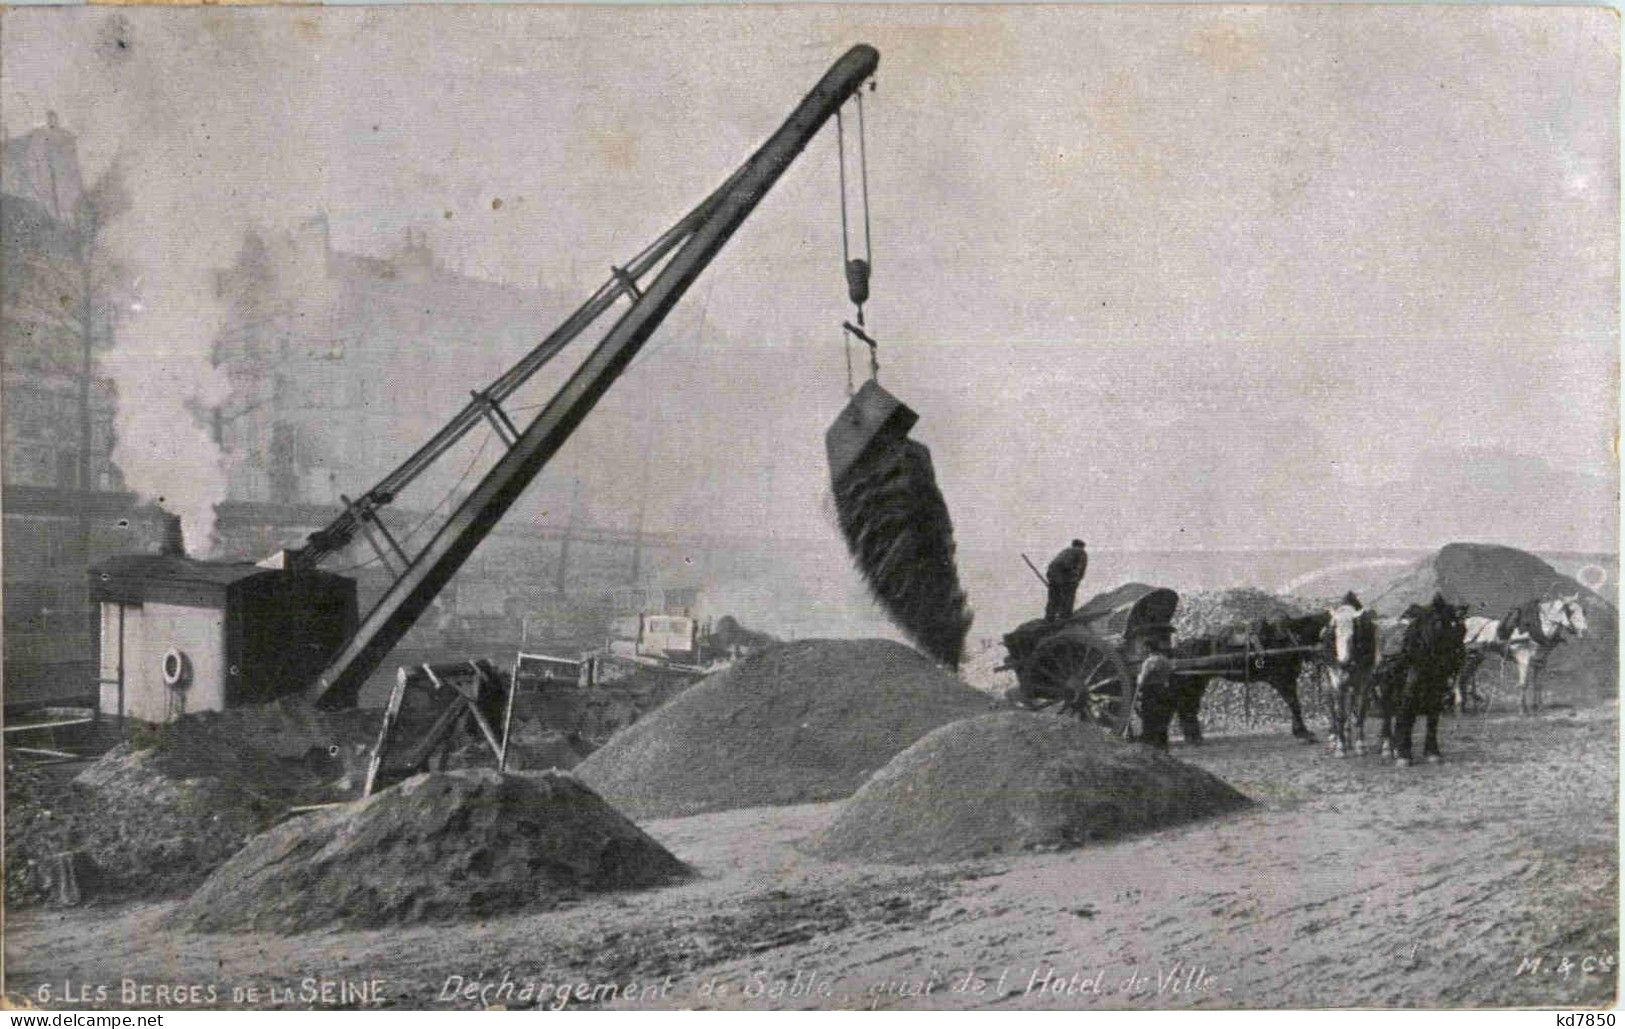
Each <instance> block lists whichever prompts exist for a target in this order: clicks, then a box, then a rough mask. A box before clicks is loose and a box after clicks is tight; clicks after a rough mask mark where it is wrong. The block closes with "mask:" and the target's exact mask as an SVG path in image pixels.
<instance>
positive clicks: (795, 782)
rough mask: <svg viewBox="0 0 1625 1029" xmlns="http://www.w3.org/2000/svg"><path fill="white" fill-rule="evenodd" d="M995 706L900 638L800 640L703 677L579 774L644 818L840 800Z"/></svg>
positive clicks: (584, 764)
mask: <svg viewBox="0 0 1625 1029" xmlns="http://www.w3.org/2000/svg"><path fill="white" fill-rule="evenodd" d="M995 706H997V705H996V702H995V701H993V700H991V699H990V698H988V697H987V696H985V695H983V694H981V693H978V692H977V691H976V690H973V689H971V688H970V687H969V686H966V685H965V684H964V683H962V682H960V681H959V680H958V679H957V678H955V677H954V675H953V674H952V673H950V672H947V671H944V670H943V669H941V668H939V667H938V666H937V665H935V664H933V663H932V662H931V661H930V660H929V659H927V658H925V657H922V656H921V655H920V654H918V653H916V652H915V651H913V650H911V649H909V648H908V647H906V646H903V645H902V644H900V643H893V642H891V641H889V640H801V641H798V642H795V643H786V644H781V645H779V646H776V647H769V648H768V649H766V650H763V651H760V652H758V653H755V654H752V655H751V656H749V657H747V658H745V659H743V660H742V661H740V662H738V663H737V664H735V665H733V666H732V667H731V668H728V669H727V670H725V671H722V672H719V673H717V674H715V675H711V676H708V677H706V678H705V679H703V680H701V681H700V682H698V683H696V684H694V685H693V686H691V687H689V689H688V690H687V691H686V692H684V693H683V694H682V695H680V696H678V697H677V698H675V699H674V700H672V701H671V702H670V703H668V704H666V705H665V706H664V707H662V708H660V709H659V710H657V711H654V712H653V713H651V714H649V715H648V716H647V717H645V718H643V719H642V720H640V721H639V722H638V723H637V724H636V725H633V726H631V727H630V728H628V729H625V730H623V731H622V732H620V733H618V734H617V735H616V736H615V737H614V738H613V739H611V740H610V741H609V743H608V744H606V745H605V746H604V747H603V749H601V750H599V751H598V752H597V753H595V754H593V755H592V756H591V757H590V758H588V759H587V760H586V761H583V762H582V763H581V764H580V765H579V766H577V768H576V773H577V774H578V775H580V777H581V780H582V781H583V782H585V783H586V784H587V785H589V786H591V787H592V788H593V789H595V790H597V791H598V792H599V793H601V794H603V796H604V798H605V799H607V800H608V801H609V802H610V803H612V804H614V805H616V806H617V807H619V808H620V809H621V810H623V811H626V812H627V813H628V814H630V815H632V816H633V817H635V818H646V817H666V816H672V815H687V814H695V813H697V812H701V811H716V810H721V809H724V808H739V807H753V806H758V805H767V804H797V803H803V802H807V801H815V800H830V799H833V798H836V797H845V796H848V795H849V794H851V793H852V792H853V791H854V790H856V789H857V788H858V787H859V786H861V785H862V784H863V781H864V780H865V779H866V778H868V777H869V774H870V773H871V772H873V771H874V770H875V769H877V768H879V767H880V766H881V765H883V764H885V763H886V762H887V761H889V760H891V758H892V757H893V756H894V755H895V754H896V753H897V752H898V751H900V750H902V749H903V748H905V747H907V746H909V745H910V744H912V743H913V742H914V741H915V740H917V739H919V738H920V737H921V736H924V735H925V734H926V733H928V732H930V731H931V730H932V729H935V728H937V727H938V726H940V725H944V724H946V723H948V722H953V721H957V720H959V719H961V718H968V717H970V716H972V715H977V714H982V713H985V712H987V711H989V710H991V709H993V708H994V707H995Z"/></svg>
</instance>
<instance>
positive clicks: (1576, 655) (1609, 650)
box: [1370, 543, 1619, 694]
mask: <svg viewBox="0 0 1625 1029" xmlns="http://www.w3.org/2000/svg"><path fill="white" fill-rule="evenodd" d="M1435 593H1443V594H1444V598H1445V600H1447V601H1449V602H1450V603H1452V604H1466V605H1468V607H1469V608H1471V610H1470V611H1469V612H1468V614H1469V615H1481V616H1483V617H1485V618H1501V617H1503V616H1505V615H1506V613H1507V612H1508V611H1510V610H1511V609H1512V608H1513V607H1515V606H1517V605H1518V604H1521V603H1523V602H1524V601H1526V600H1529V599H1531V598H1537V597H1548V596H1568V595H1570V594H1573V593H1579V595H1580V606H1581V607H1583V608H1584V609H1585V613H1586V622H1587V629H1588V631H1587V633H1586V637H1585V638H1584V639H1578V640H1574V639H1571V640H1566V641H1564V642H1563V643H1562V644H1561V645H1560V646H1558V647H1556V648H1554V649H1553V650H1552V652H1551V657H1550V658H1549V660H1548V661H1547V663H1546V670H1545V673H1544V675H1545V677H1546V678H1545V679H1544V680H1543V681H1545V682H1547V683H1548V684H1549V685H1559V684H1561V682H1564V681H1566V682H1569V683H1573V684H1576V685H1578V686H1579V687H1581V688H1582V689H1584V690H1587V691H1593V690H1594V691H1596V692H1597V693H1609V694H1612V693H1613V692H1614V691H1615V690H1616V689H1617V688H1618V683H1619V657H1618V654H1619V651H1618V646H1619V642H1618V641H1619V612H1618V611H1617V610H1616V609H1615V608H1614V605H1613V604H1610V603H1609V602H1608V601H1607V600H1604V599H1603V598H1602V597H1601V596H1599V595H1597V594H1596V593H1593V592H1592V591H1591V590H1588V589H1586V588H1585V587H1584V586H1581V585H1580V584H1579V583H1578V582H1575V581H1574V580H1573V579H1571V578H1569V577H1568V576H1567V575H1564V574H1562V573H1561V572H1559V571H1557V570H1556V569H1555V568H1553V567H1552V566H1551V565H1549V564H1547V563H1546V562H1545V561H1542V560H1541V559H1540V558H1538V557H1536V556H1535V555H1533V554H1530V553H1527V552H1525V551H1522V550H1516V549H1514V548H1512V547H1502V546H1495V545H1493V544H1488V543H1451V544H1449V545H1448V546H1445V547H1444V548H1442V549H1441V550H1440V551H1439V552H1438V553H1437V554H1433V555H1432V556H1430V557H1427V558H1424V559H1423V560H1422V561H1421V562H1420V563H1418V564H1417V565H1416V566H1415V567H1413V568H1412V569H1411V570H1409V571H1407V572H1405V573H1404V574H1403V575H1400V576H1399V577H1398V578H1396V579H1394V580H1393V581H1392V582H1391V583H1389V584H1388V588H1387V589H1385V590H1384V591H1383V592H1382V593H1381V594H1380V595H1379V596H1376V597H1373V598H1371V601H1370V606H1371V607H1373V608H1374V609H1376V611H1377V612H1378V613H1379V614H1382V615H1386V616H1390V617H1392V616H1395V615H1398V614H1400V613H1402V612H1403V611H1404V610H1405V609H1406V608H1407V607H1409V606H1410V605H1412V604H1425V603H1428V602H1429V601H1431V600H1432V599H1433V595H1434V594H1435ZM1554 679H1555V680H1558V681H1557V682H1554V681H1553V680H1554Z"/></svg>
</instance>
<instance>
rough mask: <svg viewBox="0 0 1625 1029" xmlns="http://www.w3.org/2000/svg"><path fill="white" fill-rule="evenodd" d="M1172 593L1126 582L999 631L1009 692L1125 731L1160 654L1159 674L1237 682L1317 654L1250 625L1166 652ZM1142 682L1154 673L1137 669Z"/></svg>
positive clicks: (1315, 647) (1174, 604)
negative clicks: (1058, 612) (1059, 614)
mask: <svg viewBox="0 0 1625 1029" xmlns="http://www.w3.org/2000/svg"><path fill="white" fill-rule="evenodd" d="M1178 606H1179V594H1178V593H1175V592H1174V591H1173V590H1171V589H1166V588H1162V587H1157V586H1148V585H1145V584H1144V583H1128V584H1127V585H1124V586H1119V587H1118V588H1117V589H1114V590H1109V591H1107V592H1105V593H1102V594H1099V595H1098V596H1095V597H1093V598H1092V599H1090V600H1089V602H1088V603H1086V604H1084V605H1083V606H1082V607H1080V608H1079V609H1078V610H1077V611H1076V612H1074V613H1073V614H1072V616H1071V617H1069V618H1066V619H1060V620H1053V621H1052V620H1046V619H1042V618H1037V619H1034V620H1032V621H1030V622H1025V623H1023V624H1021V625H1019V626H1017V627H1016V628H1015V629H1014V630H1012V631H1011V632H1009V633H1007V634H1006V635H1005V637H1004V646H1005V651H1006V653H1007V655H1008V657H1007V659H1006V661H1005V663H1004V664H1003V665H1001V666H1000V667H1001V668H1004V669H1010V670H1013V671H1014V672H1015V673H1016V682H1017V688H1016V689H1015V690H1014V691H1013V692H1012V695H1011V699H1013V700H1015V701H1016V702H1017V703H1019V704H1021V705H1023V706H1024V707H1028V708H1031V709H1033V710H1056V711H1064V712H1067V713H1071V714H1075V715H1076V716H1077V717H1079V718H1082V719H1084V720H1086V721H1092V722H1097V723H1099V724H1100V725H1101V727H1102V728H1104V729H1106V731H1107V732H1109V733H1112V734H1114V735H1120V736H1128V735H1129V734H1130V728H1131V723H1132V720H1133V718H1134V715H1135V713H1136V712H1135V700H1136V692H1137V689H1138V684H1139V683H1140V682H1141V681H1142V675H1141V673H1142V671H1143V670H1145V669H1146V664H1147V662H1148V661H1150V660H1151V659H1152V658H1153V657H1158V658H1160V659H1161V662H1160V663H1161V668H1162V671H1163V672H1164V673H1165V675H1166V677H1168V678H1171V677H1174V676H1184V677H1190V678H1214V677H1220V678H1226V679H1235V680H1237V681H1241V682H1245V681H1248V680H1250V679H1251V678H1252V677H1254V676H1258V675H1261V674H1263V673H1265V672H1266V669H1267V663H1268V662H1269V661H1270V660H1271V659H1274V658H1280V657H1284V656H1288V655H1310V654H1319V653H1321V652H1322V651H1323V650H1324V646H1323V645H1322V643H1321V641H1320V640H1318V639H1317V640H1314V641H1312V642H1301V641H1299V640H1296V639H1294V640H1291V642H1292V644H1293V645H1291V646H1266V645H1265V644H1264V643H1263V642H1261V641H1260V638H1259V636H1258V635H1257V634H1255V633H1254V632H1244V633H1240V634H1238V635H1235V636H1233V637H1225V638H1222V639H1221V638H1213V639H1202V640H1193V641H1188V642H1187V643H1182V644H1181V645H1180V650H1181V653H1180V654H1179V656H1174V654H1173V651H1174V648H1173V645H1172V638H1173V618H1174V612H1175V611H1176V610H1177V609H1178ZM1144 678H1145V681H1147V683H1148V685H1149V683H1150V682H1151V681H1152V680H1153V679H1155V678H1156V677H1155V676H1150V675H1148V676H1145V677H1144Z"/></svg>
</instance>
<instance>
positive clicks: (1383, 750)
mask: <svg viewBox="0 0 1625 1029" xmlns="http://www.w3.org/2000/svg"><path fill="white" fill-rule="evenodd" d="M1373 692H1374V694H1375V696H1376V699H1377V720H1378V722H1380V723H1381V726H1382V728H1381V729H1380V730H1378V733H1377V754H1378V755H1379V756H1381V757H1388V756H1389V755H1390V754H1392V753H1393V752H1394V697H1393V674H1392V672H1387V673H1385V674H1384V675H1382V676H1381V677H1380V678H1378V680H1377V681H1376V683H1375V684H1374V690H1373Z"/></svg>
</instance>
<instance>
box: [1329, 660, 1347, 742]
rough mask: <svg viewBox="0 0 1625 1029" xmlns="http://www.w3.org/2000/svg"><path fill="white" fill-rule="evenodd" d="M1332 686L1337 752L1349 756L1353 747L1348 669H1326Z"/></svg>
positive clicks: (1333, 725) (1333, 726) (1333, 721)
mask: <svg viewBox="0 0 1625 1029" xmlns="http://www.w3.org/2000/svg"><path fill="white" fill-rule="evenodd" d="M1325 674H1326V676H1327V678H1328V680H1329V681H1330V683H1331V686H1332V698H1331V700H1332V705H1331V706H1332V735H1333V736H1335V737H1336V738H1337V754H1338V756H1339V757H1348V756H1349V754H1350V752H1351V750H1352V747H1351V742H1352V741H1351V740H1350V737H1349V699H1350V697H1349V674H1348V670H1347V669H1338V670H1337V671H1333V670H1332V669H1329V668H1328V669H1327V670H1326V673H1325Z"/></svg>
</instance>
